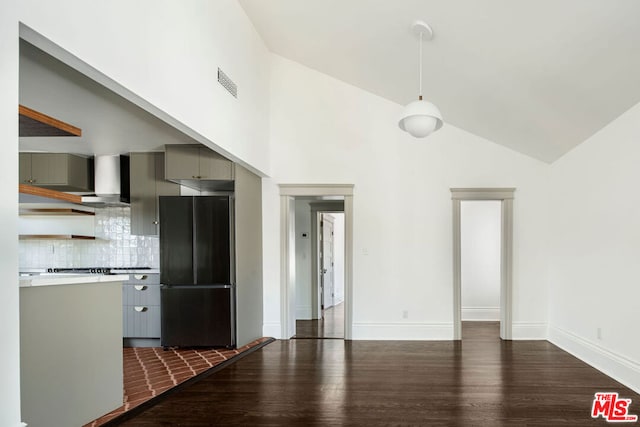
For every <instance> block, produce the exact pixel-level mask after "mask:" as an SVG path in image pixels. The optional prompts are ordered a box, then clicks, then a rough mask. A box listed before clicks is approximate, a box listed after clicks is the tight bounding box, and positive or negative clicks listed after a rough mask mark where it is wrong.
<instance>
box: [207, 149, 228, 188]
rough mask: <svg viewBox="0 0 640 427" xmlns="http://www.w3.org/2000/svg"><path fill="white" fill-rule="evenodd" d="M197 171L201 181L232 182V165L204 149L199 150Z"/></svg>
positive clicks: (216, 154) (213, 152) (218, 155)
mask: <svg viewBox="0 0 640 427" xmlns="http://www.w3.org/2000/svg"><path fill="white" fill-rule="evenodd" d="M199 169H200V177H201V179H219V180H225V181H230V180H233V163H232V162H231V161H230V160H227V159H225V158H224V157H222V156H221V155H220V154H218V153H216V152H215V151H212V150H209V149H208V148H206V147H201V148H200V166H199Z"/></svg>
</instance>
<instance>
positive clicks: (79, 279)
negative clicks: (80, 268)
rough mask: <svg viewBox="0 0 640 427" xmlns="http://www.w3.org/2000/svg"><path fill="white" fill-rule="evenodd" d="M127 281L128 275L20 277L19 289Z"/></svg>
mask: <svg viewBox="0 0 640 427" xmlns="http://www.w3.org/2000/svg"><path fill="white" fill-rule="evenodd" d="M127 280H129V275H128V274H41V275H38V276H22V277H20V287H21V288H25V287H31V286H56V285H77V284H83V283H109V282H124V281H127Z"/></svg>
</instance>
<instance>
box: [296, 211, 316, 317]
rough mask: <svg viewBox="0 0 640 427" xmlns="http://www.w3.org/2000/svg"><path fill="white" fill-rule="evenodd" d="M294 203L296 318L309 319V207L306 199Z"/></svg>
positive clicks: (310, 302) (310, 313) (310, 303)
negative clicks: (304, 235)
mask: <svg viewBox="0 0 640 427" xmlns="http://www.w3.org/2000/svg"><path fill="white" fill-rule="evenodd" d="M295 203H296V218H295V230H296V231H295V233H296V251H295V252H296V319H311V318H312V317H313V316H312V308H311V305H312V301H311V208H310V206H309V201H308V200H296V201H295ZM303 233H304V234H306V237H303Z"/></svg>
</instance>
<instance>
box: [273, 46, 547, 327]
mask: <svg viewBox="0 0 640 427" xmlns="http://www.w3.org/2000/svg"><path fill="white" fill-rule="evenodd" d="M271 77H272V79H271V125H270V130H271V134H270V135H271V147H272V152H271V163H272V171H273V178H272V179H270V180H264V186H265V194H264V206H263V208H264V209H263V212H264V215H265V219H264V221H265V226H264V230H265V236H264V245H265V247H264V252H265V254H270V255H269V259H267V258H266V257H265V262H268V263H269V264H268V265H266V266H265V270H268V271H265V332H271V333H273V334H274V335H276V336H279V335H280V328H279V322H280V274H279V271H278V269H279V265H280V259H279V251H280V241H279V227H280V224H279V217H280V216H279V215H280V213H279V204H278V200H277V198H278V188H277V184H279V183H316V184H320V183H322V184H324V183H350V184H355V188H354V197H353V200H354V271H353V277H354V279H353V280H354V284H353V287H354V288H353V292H354V296H353V311H354V328H353V336H354V338H355V339H365V338H373V339H385V338H393V339H403V338H404V339H448V338H452V337H453V314H452V313H453V291H452V281H453V279H452V231H451V230H452V214H451V194H450V191H449V188H450V187H516V188H517V191H516V194H515V203H514V209H515V212H514V216H515V217H514V222H515V224H514V245H515V254H514V307H513V311H514V322H515V328H514V336H515V337H516V338H517V337H522V336H535V337H544V336H545V335H546V321H547V307H546V304H547V292H546V277H545V271H546V261H547V259H546V253H545V250H546V229H547V223H546V203H547V197H546V191H547V181H546V173H547V172H548V168H549V166H548V165H546V164H544V163H541V162H539V161H536V160H533V159H531V158H529V157H526V156H524V155H521V154H518V153H516V152H513V151H511V150H508V149H506V148H504V147H502V146H499V145H497V144H494V143H492V142H490V141H487V140H485V139H482V138H479V137H477V136H475V135H472V134H469V133H467V132H464V131H462V130H460V129H458V128H456V127H455V126H453V125H452V124H449V123H447V125H445V127H444V128H443V129H442V130H441V131H439V132H437V133H436V134H434V135H432V136H430V137H429V138H428V139H426V140H416V139H413V138H412V137H410V136H408V135H407V134H405V133H403V132H401V131H399V129H398V126H397V118H398V116H399V115H400V113H401V109H402V106H400V105H397V104H394V103H392V102H389V101H387V100H384V99H382V98H379V97H377V96H374V95H372V94H370V93H367V92H365V91H362V90H360V89H358V88H355V87H353V86H349V85H347V84H345V83H342V82H339V81H337V80H335V79H332V78H330V77H328V76H326V75H323V74H321V73H318V72H316V71H313V70H310V69H308V68H306V67H304V66H301V65H299V64H296V63H294V62H291V61H289V60H286V59H284V58H281V57H279V56H276V55H274V56H273V61H272V70H271ZM444 114H445V120H446V111H445V112H444ZM404 310H407V311H408V318H407V319H403V317H402V314H403V311H404Z"/></svg>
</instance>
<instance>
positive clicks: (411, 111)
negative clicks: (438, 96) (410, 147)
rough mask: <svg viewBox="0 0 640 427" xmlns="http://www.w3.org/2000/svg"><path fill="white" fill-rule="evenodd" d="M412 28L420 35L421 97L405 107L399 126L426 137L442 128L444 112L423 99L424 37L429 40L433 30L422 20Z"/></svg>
mask: <svg viewBox="0 0 640 427" xmlns="http://www.w3.org/2000/svg"><path fill="white" fill-rule="evenodd" d="M412 30H413V32H414V33H416V34H418V35H419V37H420V44H419V50H418V58H419V59H418V75H419V82H420V86H419V97H418V100H417V101H413V102H411V103H410V104H408V105H407V106H406V107H404V110H403V112H402V117H401V118H400V121H399V122H398V126H400V129H402V130H403V131H405V132H408V133H409V134H410V135H411V136H414V137H416V138H424V137H426V136H428V135H430V134H431V133H433V132H435V131H437V130H438V129H440V128H441V127H442V124H443V122H442V114H441V113H440V110H439V109H438V107H436V106H435V105H433V104H432V103H430V102H427V101H424V100H423V99H422V39H423V38H425V37H426V38H427V40H430V39H431V38H432V37H433V31H432V30H431V27H429V25H427V24H425V23H424V22H422V21H416V22H415V23H414V24H413V27H412Z"/></svg>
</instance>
